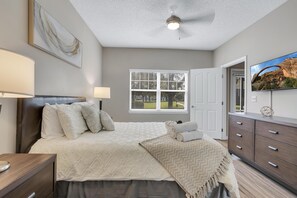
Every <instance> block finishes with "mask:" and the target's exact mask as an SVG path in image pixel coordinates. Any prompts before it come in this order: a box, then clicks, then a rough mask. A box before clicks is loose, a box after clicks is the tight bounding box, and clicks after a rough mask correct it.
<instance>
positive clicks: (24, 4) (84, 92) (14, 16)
mask: <svg viewBox="0 0 297 198" xmlns="http://www.w3.org/2000/svg"><path fill="white" fill-rule="evenodd" d="M39 2H40V4H41V5H43V6H44V8H45V9H46V10H47V11H48V12H49V13H50V14H51V15H52V16H54V17H55V18H56V19H57V20H58V21H59V22H60V23H61V24H62V25H63V26H64V27H65V28H66V29H68V30H69V31H70V32H71V33H72V34H73V35H74V36H75V37H77V38H78V39H79V40H80V41H81V42H82V43H83V65H82V69H79V68H77V67H74V66H72V65H70V64H68V63H66V62H65V61H62V60H60V59H58V58H56V57H54V56H51V55H49V54H47V53H45V52H43V51H41V50H39V49H37V48H34V47H32V46H30V45H29V44H28V0H1V1H0V27H1V30H0V48H3V49H8V50H11V51H15V52H17V53H19V54H22V55H25V56H28V57H30V58H32V59H34V60H35V62H36V63H35V72H36V73H35V93H36V95H63V96H86V97H87V98H91V97H92V92H93V87H94V86H100V85H101V65H102V47H101V45H100V44H99V42H98V41H97V40H96V38H95V36H94V35H93V34H92V33H91V31H90V30H89V28H88V27H87V26H86V24H85V23H84V21H83V20H82V19H81V17H80V16H79V15H78V13H77V12H76V11H75V9H74V8H73V7H72V5H71V4H70V3H69V1H68V0H50V1H49V0H40V1H39ZM0 103H2V104H3V107H2V113H1V114H0V135H1V138H0V153H7V152H14V151H15V134H16V109H17V108H16V99H0Z"/></svg>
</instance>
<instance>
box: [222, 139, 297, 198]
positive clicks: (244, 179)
mask: <svg viewBox="0 0 297 198" xmlns="http://www.w3.org/2000/svg"><path fill="white" fill-rule="evenodd" d="M218 142H220V143H221V144H222V145H223V146H224V147H226V148H227V144H228V142H227V141H219V140H218ZM232 158H233V164H234V167H235V175H236V178H237V182H238V185H239V191H240V196H241V198H297V195H294V194H293V193H292V192H290V191H289V190H287V189H286V188H284V187H282V186H281V185H280V184H278V183H276V182H275V181H273V180H271V179H269V178H268V177H267V176H265V175H264V174H262V173H261V172H259V171H258V170H256V169H255V168H253V167H251V166H249V165H248V164H246V163H244V162H243V161H241V160H240V159H239V158H238V157H236V156H235V155H232Z"/></svg>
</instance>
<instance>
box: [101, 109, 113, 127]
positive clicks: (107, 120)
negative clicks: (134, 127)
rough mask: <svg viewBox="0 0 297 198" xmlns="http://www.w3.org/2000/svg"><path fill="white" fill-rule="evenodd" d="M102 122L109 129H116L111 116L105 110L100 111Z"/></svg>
mask: <svg viewBox="0 0 297 198" xmlns="http://www.w3.org/2000/svg"><path fill="white" fill-rule="evenodd" d="M100 117H101V124H102V125H103V127H104V129H105V130H107V131H114V123H113V120H112V119H111V117H110V116H109V115H108V113H106V112H105V111H101V112H100Z"/></svg>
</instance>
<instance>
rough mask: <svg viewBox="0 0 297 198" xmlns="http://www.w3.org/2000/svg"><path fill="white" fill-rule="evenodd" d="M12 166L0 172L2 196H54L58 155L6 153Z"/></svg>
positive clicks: (5, 157)
mask: <svg viewBox="0 0 297 198" xmlns="http://www.w3.org/2000/svg"><path fill="white" fill-rule="evenodd" d="M0 160H5V161H8V162H9V163H10V168H9V169H8V170H6V171H4V172H2V173H0V197H11V198H13V197H20V198H22V197H26V198H27V197H30V198H33V197H54V191H55V183H56V155H48V154H4V155H0Z"/></svg>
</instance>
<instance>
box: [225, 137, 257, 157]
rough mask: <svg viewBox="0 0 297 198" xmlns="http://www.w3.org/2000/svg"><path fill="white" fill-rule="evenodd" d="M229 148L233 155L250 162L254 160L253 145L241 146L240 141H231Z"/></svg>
mask: <svg viewBox="0 0 297 198" xmlns="http://www.w3.org/2000/svg"><path fill="white" fill-rule="evenodd" d="M228 148H229V150H230V151H231V152H232V153H234V154H235V155H238V157H243V158H245V159H247V160H250V161H253V160H254V149H253V145H246V144H241V143H240V142H239V141H236V140H234V139H229V142H228Z"/></svg>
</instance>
